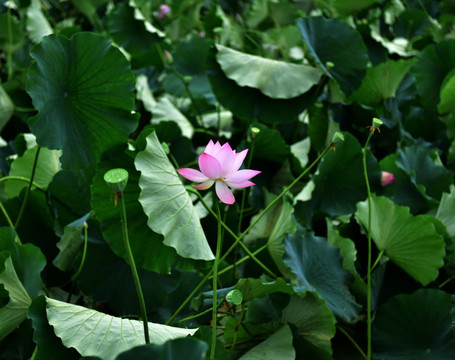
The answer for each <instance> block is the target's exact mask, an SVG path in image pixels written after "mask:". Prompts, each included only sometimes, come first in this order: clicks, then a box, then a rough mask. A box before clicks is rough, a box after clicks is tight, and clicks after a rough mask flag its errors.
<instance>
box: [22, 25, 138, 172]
mask: <svg viewBox="0 0 455 360" xmlns="http://www.w3.org/2000/svg"><path fill="white" fill-rule="evenodd" d="M30 54H31V56H32V57H33V59H35V60H36V62H35V63H34V64H33V65H32V66H31V68H30V70H29V72H28V82H27V92H28V93H29V95H30V96H31V98H32V101H33V105H34V106H35V108H36V109H37V110H38V114H37V115H35V116H34V117H32V118H30V120H29V125H30V128H31V130H32V132H33V133H34V134H35V135H36V140H37V143H38V144H39V145H41V146H44V147H47V148H49V149H62V150H63V155H62V158H61V161H62V165H63V167H64V168H71V169H75V168H84V167H86V166H88V165H90V164H92V163H95V162H97V161H99V160H100V159H101V157H102V156H103V154H105V153H106V152H108V151H113V150H117V149H119V148H123V147H125V145H126V141H127V138H128V135H129V134H130V133H131V132H132V131H133V130H134V129H135V127H136V125H137V118H136V116H133V115H132V114H131V111H132V109H133V105H134V85H135V81H134V75H133V73H132V71H131V70H130V65H129V63H128V62H127V61H126V59H125V57H124V56H123V54H122V53H121V52H120V50H118V49H117V48H115V47H114V46H112V44H111V42H110V41H108V40H107V39H105V38H104V37H102V36H101V35H98V34H94V33H78V34H75V35H74V36H73V37H72V38H71V40H69V39H67V38H66V37H64V36H61V35H49V36H47V37H45V38H43V40H42V41H41V42H40V43H39V44H37V45H36V46H35V47H34V48H33V49H32V51H31V53H30Z"/></svg>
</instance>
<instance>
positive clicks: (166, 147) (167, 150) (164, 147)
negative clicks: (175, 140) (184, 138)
mask: <svg viewBox="0 0 455 360" xmlns="http://www.w3.org/2000/svg"><path fill="white" fill-rule="evenodd" d="M161 147H162V148H163V150H164V153H165V154H166V155H169V153H170V150H169V145H168V144H166V143H165V142H162V143H161Z"/></svg>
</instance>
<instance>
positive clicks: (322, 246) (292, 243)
mask: <svg viewBox="0 0 455 360" xmlns="http://www.w3.org/2000/svg"><path fill="white" fill-rule="evenodd" d="M284 247H285V253H284V256H283V262H284V263H285V264H286V265H287V266H288V267H289V268H290V269H291V271H292V272H293V273H294V275H295V276H296V281H295V283H294V289H295V291H296V292H297V293H299V294H304V293H305V292H307V291H314V292H316V293H317V294H318V295H319V297H320V298H321V299H324V300H325V301H326V302H327V307H328V308H329V309H330V310H332V311H333V312H334V314H335V315H336V316H338V317H340V318H342V319H343V320H345V321H347V322H354V321H355V320H357V316H358V314H359V312H360V309H361V306H360V305H359V304H357V303H356V301H355V298H354V297H353V296H352V294H351V293H350V292H349V286H350V285H351V283H352V275H351V274H350V273H349V272H348V271H346V270H344V269H343V267H342V258H341V256H340V251H339V249H338V248H336V247H334V246H332V245H329V244H328V242H327V240H326V239H324V238H322V237H318V236H314V235H313V234H310V233H305V232H302V231H299V232H297V233H296V234H295V235H288V236H286V239H285V241H284Z"/></svg>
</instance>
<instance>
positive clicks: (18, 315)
mask: <svg viewBox="0 0 455 360" xmlns="http://www.w3.org/2000/svg"><path fill="white" fill-rule="evenodd" d="M0 284H2V285H3V286H4V288H5V290H6V291H8V293H9V298H10V301H9V303H8V304H7V305H6V306H4V307H2V308H0V319H1V321H0V341H1V340H2V339H3V338H4V337H5V336H6V335H8V334H9V333H10V332H11V331H13V330H14V329H15V328H16V327H17V326H18V325H19V324H20V323H21V322H22V321H24V320H25V318H26V315H27V310H28V307H29V306H30V304H31V303H32V299H30V296H28V294H27V291H26V290H25V289H24V286H23V285H22V283H21V282H20V280H19V278H18V277H17V274H16V271H15V270H14V265H13V262H12V260H11V256H10V253H9V252H8V251H2V252H0Z"/></svg>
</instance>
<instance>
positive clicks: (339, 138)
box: [332, 131, 344, 144]
mask: <svg viewBox="0 0 455 360" xmlns="http://www.w3.org/2000/svg"><path fill="white" fill-rule="evenodd" d="M342 141H344V135H343V133H341V132H339V131H336V132H335V134H333V136H332V143H333V144H338V143H340V142H342Z"/></svg>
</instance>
